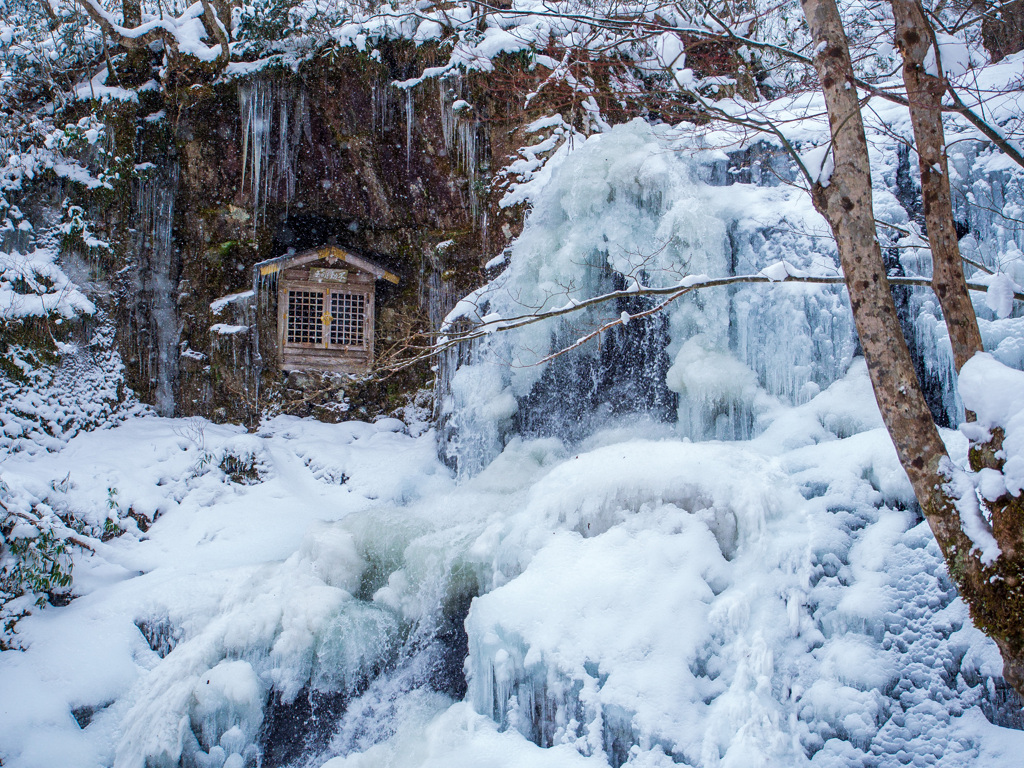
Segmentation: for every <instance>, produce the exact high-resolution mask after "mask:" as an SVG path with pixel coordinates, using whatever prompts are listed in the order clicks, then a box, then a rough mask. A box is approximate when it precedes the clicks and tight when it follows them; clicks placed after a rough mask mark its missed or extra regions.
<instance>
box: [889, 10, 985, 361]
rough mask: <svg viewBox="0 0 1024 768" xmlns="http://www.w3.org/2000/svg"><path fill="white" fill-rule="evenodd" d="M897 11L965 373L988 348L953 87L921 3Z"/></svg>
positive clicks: (933, 224) (935, 277)
mask: <svg viewBox="0 0 1024 768" xmlns="http://www.w3.org/2000/svg"><path fill="white" fill-rule="evenodd" d="M892 10H893V16H894V18H895V19H896V45H897V47H898V48H899V50H900V53H901V54H902V56H903V82H904V84H905V85H906V88H907V101H908V102H909V103H910V121H911V123H912V124H913V126H914V141H915V142H916V144H917V157H918V163H919V165H920V168H921V201H922V207H923V209H924V220H925V226H926V227H927V229H928V243H929V245H930V246H931V251H932V289H933V290H934V291H935V296H936V298H938V300H939V305H940V306H941V307H942V316H943V317H944V318H945V320H946V328H947V329H948V330H949V340H950V342H951V343H952V346H953V362H954V365H955V366H956V370H957V371H958V372H959V370H960V369H961V368H962V367H963V365H964V363H966V362H967V361H968V360H970V359H971V357H973V356H974V353H975V352H981V351H982V343H981V331H980V330H979V329H978V320H977V318H976V317H975V315H974V307H973V305H972V304H971V298H970V296H969V295H968V293H967V282H966V280H965V278H964V269H963V261H962V260H961V258H960V245H959V243H958V242H957V235H956V227H955V225H954V219H953V203H952V195H951V194H950V190H949V166H948V164H947V162H946V138H945V133H944V131H943V127H942V95H943V94H944V93H945V92H946V88H947V87H948V84H947V82H946V76H945V73H944V72H943V70H942V66H941V62H940V60H939V59H940V57H939V54H938V50H939V46H938V42H937V41H936V39H935V32H934V30H933V29H932V27H931V25H930V24H929V23H928V20H927V18H926V17H925V15H924V10H923V9H922V8H921V5H920V3H919V2H918V0H892ZM929 51H933V52H934V61H935V63H936V66H935V71H934V73H929V72H928V70H927V68H926V66H925V61H926V59H927V57H928V52H929Z"/></svg>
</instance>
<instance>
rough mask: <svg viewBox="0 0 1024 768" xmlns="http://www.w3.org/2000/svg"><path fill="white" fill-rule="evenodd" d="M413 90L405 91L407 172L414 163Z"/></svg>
mask: <svg viewBox="0 0 1024 768" xmlns="http://www.w3.org/2000/svg"><path fill="white" fill-rule="evenodd" d="M414 116H415V115H414V111H413V101H412V88H406V89H405V170H406V172H408V171H409V167H410V164H411V162H412V123H413V118H414Z"/></svg>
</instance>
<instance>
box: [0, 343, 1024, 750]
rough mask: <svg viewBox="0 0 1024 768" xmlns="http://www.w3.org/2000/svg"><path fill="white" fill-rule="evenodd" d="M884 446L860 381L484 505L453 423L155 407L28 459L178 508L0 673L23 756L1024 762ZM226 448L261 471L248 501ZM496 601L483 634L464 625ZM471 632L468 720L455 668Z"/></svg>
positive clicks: (109, 557) (509, 457) (4, 733)
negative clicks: (239, 419)
mask: <svg viewBox="0 0 1024 768" xmlns="http://www.w3.org/2000/svg"><path fill="white" fill-rule="evenodd" d="M878 427H879V421H878V414H877V411H876V410H875V408H874V406H873V403H872V400H871V395H870V389H869V385H868V381H867V376H866V373H865V371H864V368H863V365H862V364H858V363H855V364H854V366H853V367H852V368H851V370H850V372H849V373H848V375H847V376H846V377H845V378H844V379H842V380H840V381H839V382H838V383H837V384H836V385H834V386H833V388H831V389H829V390H826V391H825V392H823V393H822V394H821V395H819V396H818V397H816V398H814V399H812V400H811V401H810V402H808V403H806V404H805V405H802V406H799V407H795V408H789V407H786V408H780V409H779V410H778V411H776V413H775V417H774V418H773V420H772V423H771V424H770V425H769V426H768V428H767V430H766V431H765V433H764V434H763V435H762V436H761V437H760V438H758V439H756V440H754V441H749V442H738V443H717V442H711V443H701V444H697V443H691V442H688V441H686V440H680V439H679V438H676V437H673V436H672V435H671V434H670V433H668V432H665V433H662V434H660V435H657V436H653V437H654V439H652V435H651V433H650V426H649V425H645V424H638V425H637V426H635V427H632V428H631V427H629V426H624V425H620V426H619V427H618V428H617V429H615V430H611V431H605V432H602V433H600V434H598V435H596V436H594V437H593V438H592V439H591V440H590V441H589V442H588V443H587V444H585V445H582V446H580V447H579V448H578V449H575V450H573V451H570V450H568V449H567V448H566V446H564V445H563V444H561V443H560V442H558V441H557V440H553V439H546V440H534V441H521V440H514V441H513V442H512V443H510V444H509V446H508V447H507V448H506V449H505V450H504V452H503V453H502V455H501V456H500V457H499V458H498V459H497V460H496V461H495V462H494V463H492V464H491V465H490V466H489V467H488V468H487V469H486V470H484V471H483V472H482V473H481V474H480V475H479V476H477V477H476V478H474V479H472V480H470V481H467V482H465V483H463V484H461V485H459V486H456V485H454V484H453V483H452V481H451V479H450V477H449V474H448V472H447V470H446V469H445V468H443V467H442V466H441V465H440V464H439V463H438V462H437V461H436V459H435V458H434V455H435V445H434V436H433V433H427V434H425V435H421V436H419V437H415V438H414V437H410V436H409V435H407V434H403V433H402V432H401V431H400V429H399V428H400V424H399V423H398V422H395V421H393V420H392V421H384V422H381V423H379V424H378V425H376V426H374V425H367V424H359V423H349V424H343V425H333V426H332V425H323V424H318V423H312V422H303V421H299V420H295V419H286V418H279V419H276V420H274V421H271V422H269V423H268V424H266V425H264V427H263V428H262V429H261V430H260V431H259V432H258V433H257V434H256V435H246V434H244V433H242V432H240V431H239V430H238V429H234V428H229V427H222V426H215V425H212V424H206V423H204V422H199V421H190V422H185V421H181V420H168V419H159V418H156V417H149V418H139V419H133V420H130V421H128V422H126V423H125V424H123V425H122V426H119V427H116V428H114V429H110V430H106V431H101V432H93V433H89V434H82V435H79V436H77V437H75V438H73V439H72V440H71V441H70V442H69V443H68V445H67V446H66V447H65V448H64V450H62V451H60V452H58V453H54V454H47V455H42V456H35V457H27V456H19V455H15V456H12V457H9V458H8V459H7V460H6V461H5V463H4V464H3V465H0V471H2V473H3V477H4V479H5V481H6V482H7V483H8V484H9V485H11V486H12V488H20V489H21V490H22V491H23V492H25V493H35V494H37V495H46V493H47V489H48V488H49V485H50V483H51V481H53V480H55V479H57V480H59V479H60V478H63V477H64V476H65V475H66V474H67V473H68V472H69V471H70V472H71V481H72V483H71V487H70V488H69V490H67V492H66V495H67V497H68V498H67V501H68V503H73V504H75V505H78V507H79V508H81V509H88V508H90V505H91V506H92V507H94V508H96V509H99V508H102V507H103V506H104V505H105V504H106V503H107V499H108V498H109V493H108V489H109V488H116V489H117V499H118V502H119V503H120V504H122V505H126V506H127V505H131V506H133V507H135V508H137V509H139V510H147V511H152V512H157V511H158V512H159V515H158V517H157V520H156V522H155V523H154V524H153V526H152V527H151V528H150V529H149V530H148V531H147V532H145V533H141V532H137V531H136V532H129V533H126V534H125V535H124V536H121V537H120V538H117V539H114V540H112V541H110V542H109V543H108V544H107V545H105V546H104V547H102V548H101V549H100V551H99V552H98V553H97V554H96V555H95V556H91V557H81V558H79V559H78V561H77V563H76V579H77V588H76V594H77V595H79V596H78V597H77V598H76V599H75V600H74V601H73V602H72V603H71V604H70V605H69V606H67V607H64V608H49V609H47V610H44V611H42V612H40V613H38V614H36V615H35V616H32V617H30V618H28V619H25V620H24V621H23V622H22V623H21V625H20V627H21V632H22V637H23V640H24V641H25V642H26V644H27V645H28V650H27V651H25V652H14V651H12V652H6V653H3V654H0V689H2V690H3V691H4V692H5V695H4V696H3V697H0V713H2V714H0V757H2V759H3V763H4V765H5V766H11V767H12V768H14V767H17V768H30V767H33V768H43V767H46V768H50V767H52V766H56V765H60V766H67V767H68V768H72V767H73V766H83V767H84V766H101V765H102V766H110V765H114V766H118V767H119V768H121V767H122V766H123V767H128V766H140V767H141V766H143V765H154V766H163V765H176V764H179V761H182V762H181V764H183V765H197V766H214V767H215V768H220V767H221V766H230V767H231V768H237V767H238V766H243V765H254V764H255V761H256V754H257V750H258V749H260V748H262V749H263V750H264V752H265V755H276V756H277V757H276V758H275V760H276V762H273V761H271V760H270V759H269V758H265V760H264V763H263V764H264V765H268V764H278V765H281V764H292V765H308V766H320V765H329V766H330V767H331V768H341V767H342V766H370V765H373V766H385V765H386V766H396V767H397V766H401V767H402V768H408V767H411V766H420V765H423V766H442V765H443V766H474V768H479V767H480V766H527V765H529V766H543V765H559V766H570V765H577V764H578V765H592V766H599V765H607V764H609V763H611V764H616V765H617V764H621V763H622V762H623V761H629V763H630V764H631V765H636V766H660V765H665V766H667V765H669V764H671V763H672V759H670V757H668V755H672V756H674V759H675V760H677V761H683V762H684V763H685V764H689V765H699V766H755V765H779V766H798V765H814V766H849V765H872V766H876V765H877V766H888V765H901V764H907V763H911V762H913V763H914V764H920V765H944V766H967V765H986V766H1011V765H1017V764H1018V756H1019V754H1020V750H1021V749H1022V748H1024V735H1022V734H1021V732H1019V731H1011V730H1007V729H1005V728H1000V727H997V726H994V725H991V724H990V723H989V722H988V721H987V720H986V719H985V713H988V714H989V715H992V714H993V712H994V711H995V710H996V709H998V704H999V701H998V699H999V690H997V688H996V687H995V686H996V684H997V681H996V680H995V678H997V676H998V671H999V669H1000V662H999V657H998V655H997V653H996V651H995V649H994V647H993V646H992V644H991V643H990V642H989V641H988V640H987V639H985V638H984V637H983V636H982V635H981V634H980V633H979V632H978V631H976V630H975V629H973V627H972V626H971V624H970V621H969V619H968V617H967V615H966V610H965V608H964V606H963V604H962V603H961V602H960V601H959V600H958V599H956V598H955V595H954V592H953V589H952V587H951V585H950V583H949V581H948V579H947V578H946V576H945V575H944V570H943V566H942V563H941V560H940V558H939V555H938V552H937V550H936V547H935V544H934V542H933V541H932V539H931V536H930V534H929V532H928V530H927V527H926V525H924V524H923V523H921V522H920V520H918V519H917V518H916V517H915V515H914V514H913V513H912V512H910V511H907V505H908V504H909V502H910V489H909V485H908V484H907V481H906V478H905V476H904V475H903V474H902V472H901V470H900V469H899V467H898V464H897V463H896V459H895V456H894V455H893V451H892V449H891V447H890V445H889V443H888V440H887V438H886V436H885V433H884V431H882V430H881V429H879V428H878ZM392 430H395V431H392ZM948 439H949V442H950V446H951V450H953V452H954V455H956V454H962V453H963V451H964V449H965V444H964V441H963V439H962V438H961V437H959V436H958V435H956V434H955V433H950V434H949V435H948ZM227 453H230V454H231V455H234V456H248V457H255V459H256V461H255V462H254V463H253V465H252V466H255V467H256V468H257V471H256V473H255V474H254V476H253V477H252V478H250V479H249V480H247V482H251V484H241V483H238V482H234V481H232V480H230V479H229V478H228V476H227V475H226V474H225V473H224V472H223V471H222V470H221V469H220V468H219V465H220V464H221V463H222V460H223V457H224V456H225V455H226V454H227ZM237 479H243V480H244V479H245V478H237ZM53 493H54V491H52V490H50V491H49V494H50V495H51V496H52V495H53ZM471 595H478V596H477V597H476V598H475V599H474V600H473V601H472V604H471V607H469V612H468V617H467V618H466V619H465V628H466V630H467V632H468V636H465V637H463V639H462V640H461V641H460V640H459V633H458V632H454V633H451V632H449V633H448V634H446V631H447V630H444V629H443V627H445V626H449V627H450V625H451V624H452V623H453V622H455V623H459V622H461V621H462V618H463V616H464V611H465V608H466V605H467V604H468V598H469V596H471ZM462 598H465V599H462ZM459 642H463V643H465V644H467V645H468V659H467V660H466V664H465V670H466V673H467V674H468V683H469V687H468V691H467V692H466V699H465V702H458V701H455V700H454V698H453V696H457V695H458V694H457V690H456V688H452V687H451V686H449V687H447V688H446V687H445V685H444V684H443V683H444V681H445V680H448V679H449V677H451V675H450V674H449V675H448V677H446V676H445V675H444V674H441V673H439V672H438V670H439V669H440V667H438V665H437V659H438V658H441V656H443V654H444V649H443V647H442V646H444V644H445V643H448V644H449V645H451V644H454V645H455V646H458V647H462V646H459ZM438 653H440V654H441V656H438V655H437V654H438ZM460 658H461V657H460ZM417 665H419V666H417ZM431 665H433V666H431ZM448 672H449V673H450V672H451V670H450V669H449V670H448ZM461 674H462V670H461V669H457V674H456V675H455V676H457V677H460V678H461ZM449 682H450V681H449ZM318 696H319V697H320V698H317V697H318ZM330 696H334V697H335V698H334V699H332V701H335V704H337V706H334V708H333V709H329V710H328V709H324V710H322V714H323V713H327V712H328V711H329V712H330V715H331V719H330V720H329V722H318V723H317V722H314V721H313V720H311V719H310V720H307V721H306V723H305V724H304V726H303V727H304V728H305V729H307V730H315V729H316V728H319V729H320V731H322V734H321V736H322V737H321V738H319V740H307V742H306V743H305V746H304V747H303V748H302V749H299V750H298V751H294V750H293V751H291V752H289V751H288V749H286V748H285V747H284V746H282V745H281V744H280V743H276V742H275V739H283V738H284V737H285V735H286V731H285V730H282V728H281V727H280V721H281V717H282V715H281V713H282V712H285V711H290V712H293V713H295V712H302V711H305V713H306V716H307V717H310V711H309V710H308V709H307V710H302V709H301V707H299V708H295V703H296V702H298V703H300V704H301V703H302V702H304V701H307V700H308V701H316V702H324V701H327V699H328V698H329V697H330ZM338 702H342V703H341V704H338ZM289 703H291V706H293V709H291V710H288V709H287V707H288V706H289ZM324 706H326V705H324ZM313 714H315V712H313ZM1003 717H1004V718H1005V717H1006V713H1005V712H1003ZM275 729H276V730H275ZM274 734H276V736H275V735H274ZM293 740H294V737H293ZM298 741H299V742H301V738H300V739H298ZM537 744H539V745H541V747H543V749H541V747H538V746H537ZM300 746H301V744H300Z"/></svg>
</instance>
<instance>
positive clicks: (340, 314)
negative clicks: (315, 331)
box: [330, 292, 366, 347]
mask: <svg viewBox="0 0 1024 768" xmlns="http://www.w3.org/2000/svg"><path fill="white" fill-rule="evenodd" d="M330 343H331V345H332V346H341V347H365V346H366V295H365V294H362V293H341V292H332V293H331V334H330Z"/></svg>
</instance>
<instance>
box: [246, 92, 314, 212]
mask: <svg viewBox="0 0 1024 768" xmlns="http://www.w3.org/2000/svg"><path fill="white" fill-rule="evenodd" d="M238 103H239V111H240V113H241V118H242V188H243V189H246V190H247V191H248V192H249V194H250V195H251V196H252V206H253V228H254V229H255V228H256V226H257V225H258V223H259V220H260V219H261V218H265V217H266V207H267V204H268V203H270V202H271V199H272V198H273V200H274V201H275V202H285V203H287V202H289V201H290V200H291V199H292V197H294V195H295V185H296V180H297V171H296V165H297V163H298V155H299V149H300V146H301V143H302V137H303V135H305V137H306V138H307V139H310V140H311V139H312V130H311V126H310V123H309V107H308V104H307V103H306V99H305V94H304V93H303V92H301V91H300V92H299V93H298V96H297V97H296V93H295V91H294V90H293V89H291V88H288V87H284V86H275V85H274V84H273V83H272V82H271V81H269V80H259V79H257V80H252V81H250V82H247V83H243V84H242V85H241V86H239V89H238ZM275 107H276V109H275ZM275 112H276V113H277V122H276V129H277V136H276V146H275V144H274V136H273V135H272V131H273V130H274V128H275V125H274V114H275ZM271 155H273V160H272V158H271ZM247 180H248V186H246V181H247Z"/></svg>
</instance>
